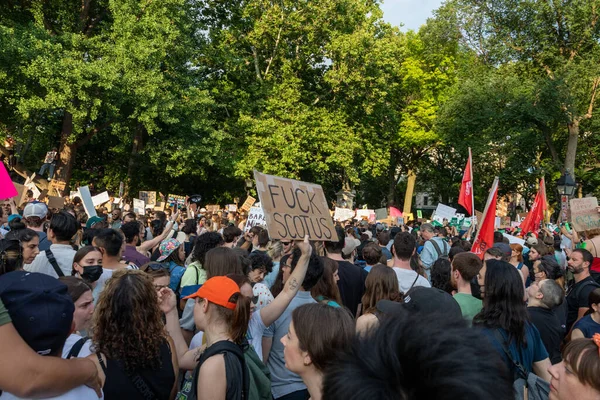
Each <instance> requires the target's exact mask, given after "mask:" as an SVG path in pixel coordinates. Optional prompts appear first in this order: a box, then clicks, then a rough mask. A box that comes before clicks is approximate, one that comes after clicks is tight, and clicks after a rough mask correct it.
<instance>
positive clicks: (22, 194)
mask: <svg viewBox="0 0 600 400" xmlns="http://www.w3.org/2000/svg"><path fill="white" fill-rule="evenodd" d="M13 185H14V186H15V189H17V195H16V196H15V197H14V198H15V204H16V205H17V207H19V206H20V205H21V204H23V202H25V201H27V188H26V187H25V186H23V185H21V184H20V183H14V182H13Z"/></svg>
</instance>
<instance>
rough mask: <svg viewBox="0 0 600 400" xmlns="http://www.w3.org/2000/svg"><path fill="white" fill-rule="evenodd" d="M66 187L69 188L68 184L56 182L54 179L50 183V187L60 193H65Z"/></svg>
mask: <svg viewBox="0 0 600 400" xmlns="http://www.w3.org/2000/svg"><path fill="white" fill-rule="evenodd" d="M66 186H67V182H63V181H59V180H56V179H52V180H51V181H50V187H51V188H52V189H58V190H60V191H63V190H65V187H66Z"/></svg>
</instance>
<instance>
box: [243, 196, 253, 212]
mask: <svg viewBox="0 0 600 400" xmlns="http://www.w3.org/2000/svg"><path fill="white" fill-rule="evenodd" d="M254 203H256V199H255V198H254V197H252V196H248V197H247V198H246V201H244V204H242V207H241V208H240V210H242V211H249V210H250V208H252V206H253V205H254Z"/></svg>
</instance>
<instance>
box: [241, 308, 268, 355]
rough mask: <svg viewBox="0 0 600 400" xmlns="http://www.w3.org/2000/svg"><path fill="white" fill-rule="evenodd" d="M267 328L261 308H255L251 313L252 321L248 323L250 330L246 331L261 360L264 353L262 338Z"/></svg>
mask: <svg viewBox="0 0 600 400" xmlns="http://www.w3.org/2000/svg"><path fill="white" fill-rule="evenodd" d="M265 329H267V327H266V326H265V324H264V323H263V320H262V318H261V316H260V310H255V311H254V312H253V313H252V314H251V315H250V322H249V323H248V332H247V333H246V337H247V338H248V342H249V343H250V344H251V345H252V347H254V350H256V354H258V358H260V361H262V359H263V354H262V338H263V333H264V331H265Z"/></svg>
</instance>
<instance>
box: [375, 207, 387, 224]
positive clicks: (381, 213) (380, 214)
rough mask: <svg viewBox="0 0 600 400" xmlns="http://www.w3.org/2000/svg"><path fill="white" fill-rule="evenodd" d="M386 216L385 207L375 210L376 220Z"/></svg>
mask: <svg viewBox="0 0 600 400" xmlns="http://www.w3.org/2000/svg"><path fill="white" fill-rule="evenodd" d="M387 217H388V211H387V208H378V209H376V210H375V219H377V220H378V221H381V220H383V219H386V218H387Z"/></svg>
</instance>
